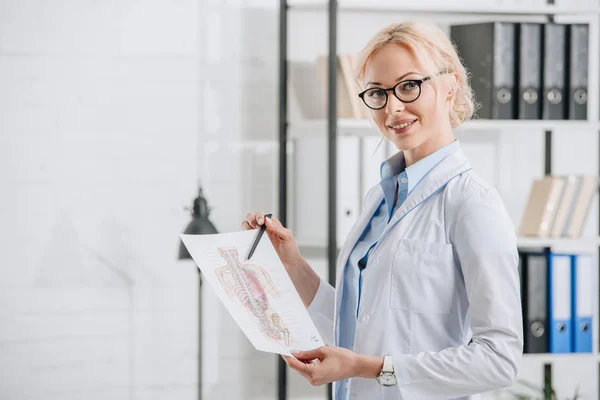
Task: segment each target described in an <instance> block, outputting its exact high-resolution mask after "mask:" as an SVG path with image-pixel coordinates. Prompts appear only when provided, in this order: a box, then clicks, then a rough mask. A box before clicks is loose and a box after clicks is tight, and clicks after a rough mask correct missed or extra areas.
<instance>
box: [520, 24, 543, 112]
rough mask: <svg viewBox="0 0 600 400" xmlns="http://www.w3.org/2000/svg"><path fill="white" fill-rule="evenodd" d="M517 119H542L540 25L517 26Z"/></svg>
mask: <svg viewBox="0 0 600 400" xmlns="http://www.w3.org/2000/svg"><path fill="white" fill-rule="evenodd" d="M517 46H518V50H517V51H518V53H517V54H518V56H517V58H518V60H517V62H518V67H517V71H516V74H517V81H518V90H519V97H518V100H517V105H518V111H517V117H518V118H519V119H541V118H542V100H541V99H542V94H541V87H542V24H537V23H521V24H518V25H517Z"/></svg>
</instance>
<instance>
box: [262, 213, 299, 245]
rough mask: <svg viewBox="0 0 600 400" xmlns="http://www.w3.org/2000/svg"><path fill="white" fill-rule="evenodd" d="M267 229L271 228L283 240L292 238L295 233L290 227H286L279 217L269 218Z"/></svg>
mask: <svg viewBox="0 0 600 400" xmlns="http://www.w3.org/2000/svg"><path fill="white" fill-rule="evenodd" d="M266 221H267V222H266V224H267V230H269V229H270V230H271V231H272V232H273V233H275V234H277V236H279V237H280V238H281V239H283V240H290V239H291V238H292V237H293V235H292V232H291V231H290V230H289V229H286V228H285V227H284V226H283V225H281V222H280V221H279V220H278V219H277V218H267V220H266Z"/></svg>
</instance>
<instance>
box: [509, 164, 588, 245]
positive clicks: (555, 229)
mask: <svg viewBox="0 0 600 400" xmlns="http://www.w3.org/2000/svg"><path fill="white" fill-rule="evenodd" d="M597 190H598V177H597V176H595V175H567V176H546V177H544V178H543V179H536V180H534V181H533V183H532V185H531V189H530V191H529V199H528V201H527V206H526V208H525V212H524V214H523V217H522V219H521V225H520V227H519V235H520V236H529V237H539V238H559V237H567V238H578V237H581V233H582V231H583V226H584V223H585V220H586V216H587V214H588V212H589V209H590V205H591V204H592V200H593V199H594V196H595V195H596V192H597Z"/></svg>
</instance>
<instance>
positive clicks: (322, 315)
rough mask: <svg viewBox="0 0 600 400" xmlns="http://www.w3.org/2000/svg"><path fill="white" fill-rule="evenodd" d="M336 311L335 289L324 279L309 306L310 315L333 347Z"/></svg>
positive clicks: (328, 344) (322, 336)
mask: <svg viewBox="0 0 600 400" xmlns="http://www.w3.org/2000/svg"><path fill="white" fill-rule="evenodd" d="M334 309H335V289H334V288H333V286H331V285H330V284H329V283H328V282H326V281H325V280H324V279H323V278H321V282H320V283H319V289H317V293H316V294H315V297H314V299H313V300H312V302H311V303H310V305H309V306H308V314H309V315H310V317H311V319H312V320H313V322H314V324H315V327H316V328H317V330H318V331H319V334H320V335H321V338H322V339H323V341H324V342H325V344H326V345H327V346H332V345H333V329H334V328H333V314H334Z"/></svg>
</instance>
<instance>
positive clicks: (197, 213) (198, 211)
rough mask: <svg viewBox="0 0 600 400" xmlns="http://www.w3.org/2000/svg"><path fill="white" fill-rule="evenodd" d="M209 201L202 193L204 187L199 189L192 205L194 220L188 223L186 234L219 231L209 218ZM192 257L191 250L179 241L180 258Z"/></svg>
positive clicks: (208, 233)
mask: <svg viewBox="0 0 600 400" xmlns="http://www.w3.org/2000/svg"><path fill="white" fill-rule="evenodd" d="M209 212H210V210H209V209H208V203H207V202H206V199H205V198H204V195H203V194H202V188H199V189H198V197H196V198H195V199H194V205H193V206H192V221H191V222H190V223H189V224H188V226H187V227H186V228H185V231H183V233H184V234H186V235H210V234H214V233H217V228H215V226H214V225H213V224H212V222H210V220H209V219H208V214H209ZM189 258H192V256H191V255H190V253H189V251H188V250H187V248H186V247H185V245H184V244H183V242H181V241H180V243H179V259H180V260H185V259H189Z"/></svg>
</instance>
